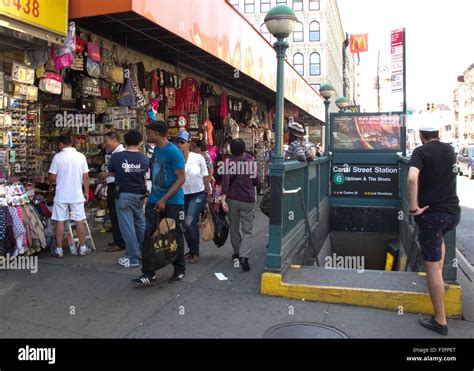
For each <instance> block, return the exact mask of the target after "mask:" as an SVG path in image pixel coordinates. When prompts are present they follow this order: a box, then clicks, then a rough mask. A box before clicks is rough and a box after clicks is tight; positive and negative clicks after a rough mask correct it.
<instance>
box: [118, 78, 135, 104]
mask: <svg viewBox="0 0 474 371" xmlns="http://www.w3.org/2000/svg"><path fill="white" fill-rule="evenodd" d="M118 104H119V105H120V106H127V107H130V106H135V105H136V104H137V99H136V96H135V93H134V91H133V87H132V79H127V81H125V83H124V84H123V85H122V87H121V88H120V91H119V96H118Z"/></svg>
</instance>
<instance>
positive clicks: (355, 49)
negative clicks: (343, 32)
mask: <svg viewBox="0 0 474 371" xmlns="http://www.w3.org/2000/svg"><path fill="white" fill-rule="evenodd" d="M350 44H351V53H361V52H366V51H368V50H369V34H368V33H364V34H360V35H351V37H350Z"/></svg>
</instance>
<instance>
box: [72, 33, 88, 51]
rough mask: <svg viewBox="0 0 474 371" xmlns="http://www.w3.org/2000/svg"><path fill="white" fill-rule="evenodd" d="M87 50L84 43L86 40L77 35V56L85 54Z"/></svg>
mask: <svg viewBox="0 0 474 371" xmlns="http://www.w3.org/2000/svg"><path fill="white" fill-rule="evenodd" d="M85 50H86V42H85V41H84V39H83V38H82V37H81V36H80V35H77V34H76V49H75V51H74V52H75V54H76V55H77V54H82V53H84V52H85Z"/></svg>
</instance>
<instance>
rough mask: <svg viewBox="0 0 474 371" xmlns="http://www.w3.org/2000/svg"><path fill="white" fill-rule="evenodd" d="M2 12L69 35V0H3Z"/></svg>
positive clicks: (0, 5) (1, 3) (0, 7)
mask: <svg viewBox="0 0 474 371" xmlns="http://www.w3.org/2000/svg"><path fill="white" fill-rule="evenodd" d="M0 14H1V15H6V16H7V17H11V18H14V19H18V20H20V21H23V22H25V23H28V24H30V25H34V26H39V27H41V28H44V29H47V30H51V31H54V32H56V33H58V34H60V35H62V36H66V35H67V22H68V1H67V0H2V1H0Z"/></svg>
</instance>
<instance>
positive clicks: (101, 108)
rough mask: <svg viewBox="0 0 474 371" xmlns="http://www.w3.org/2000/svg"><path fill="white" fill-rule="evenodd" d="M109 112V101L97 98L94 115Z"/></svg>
mask: <svg viewBox="0 0 474 371" xmlns="http://www.w3.org/2000/svg"><path fill="white" fill-rule="evenodd" d="M106 110H107V100H106V99H101V98H95V109H94V113H96V114H98V115H100V114H103V113H105V111H106Z"/></svg>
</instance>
